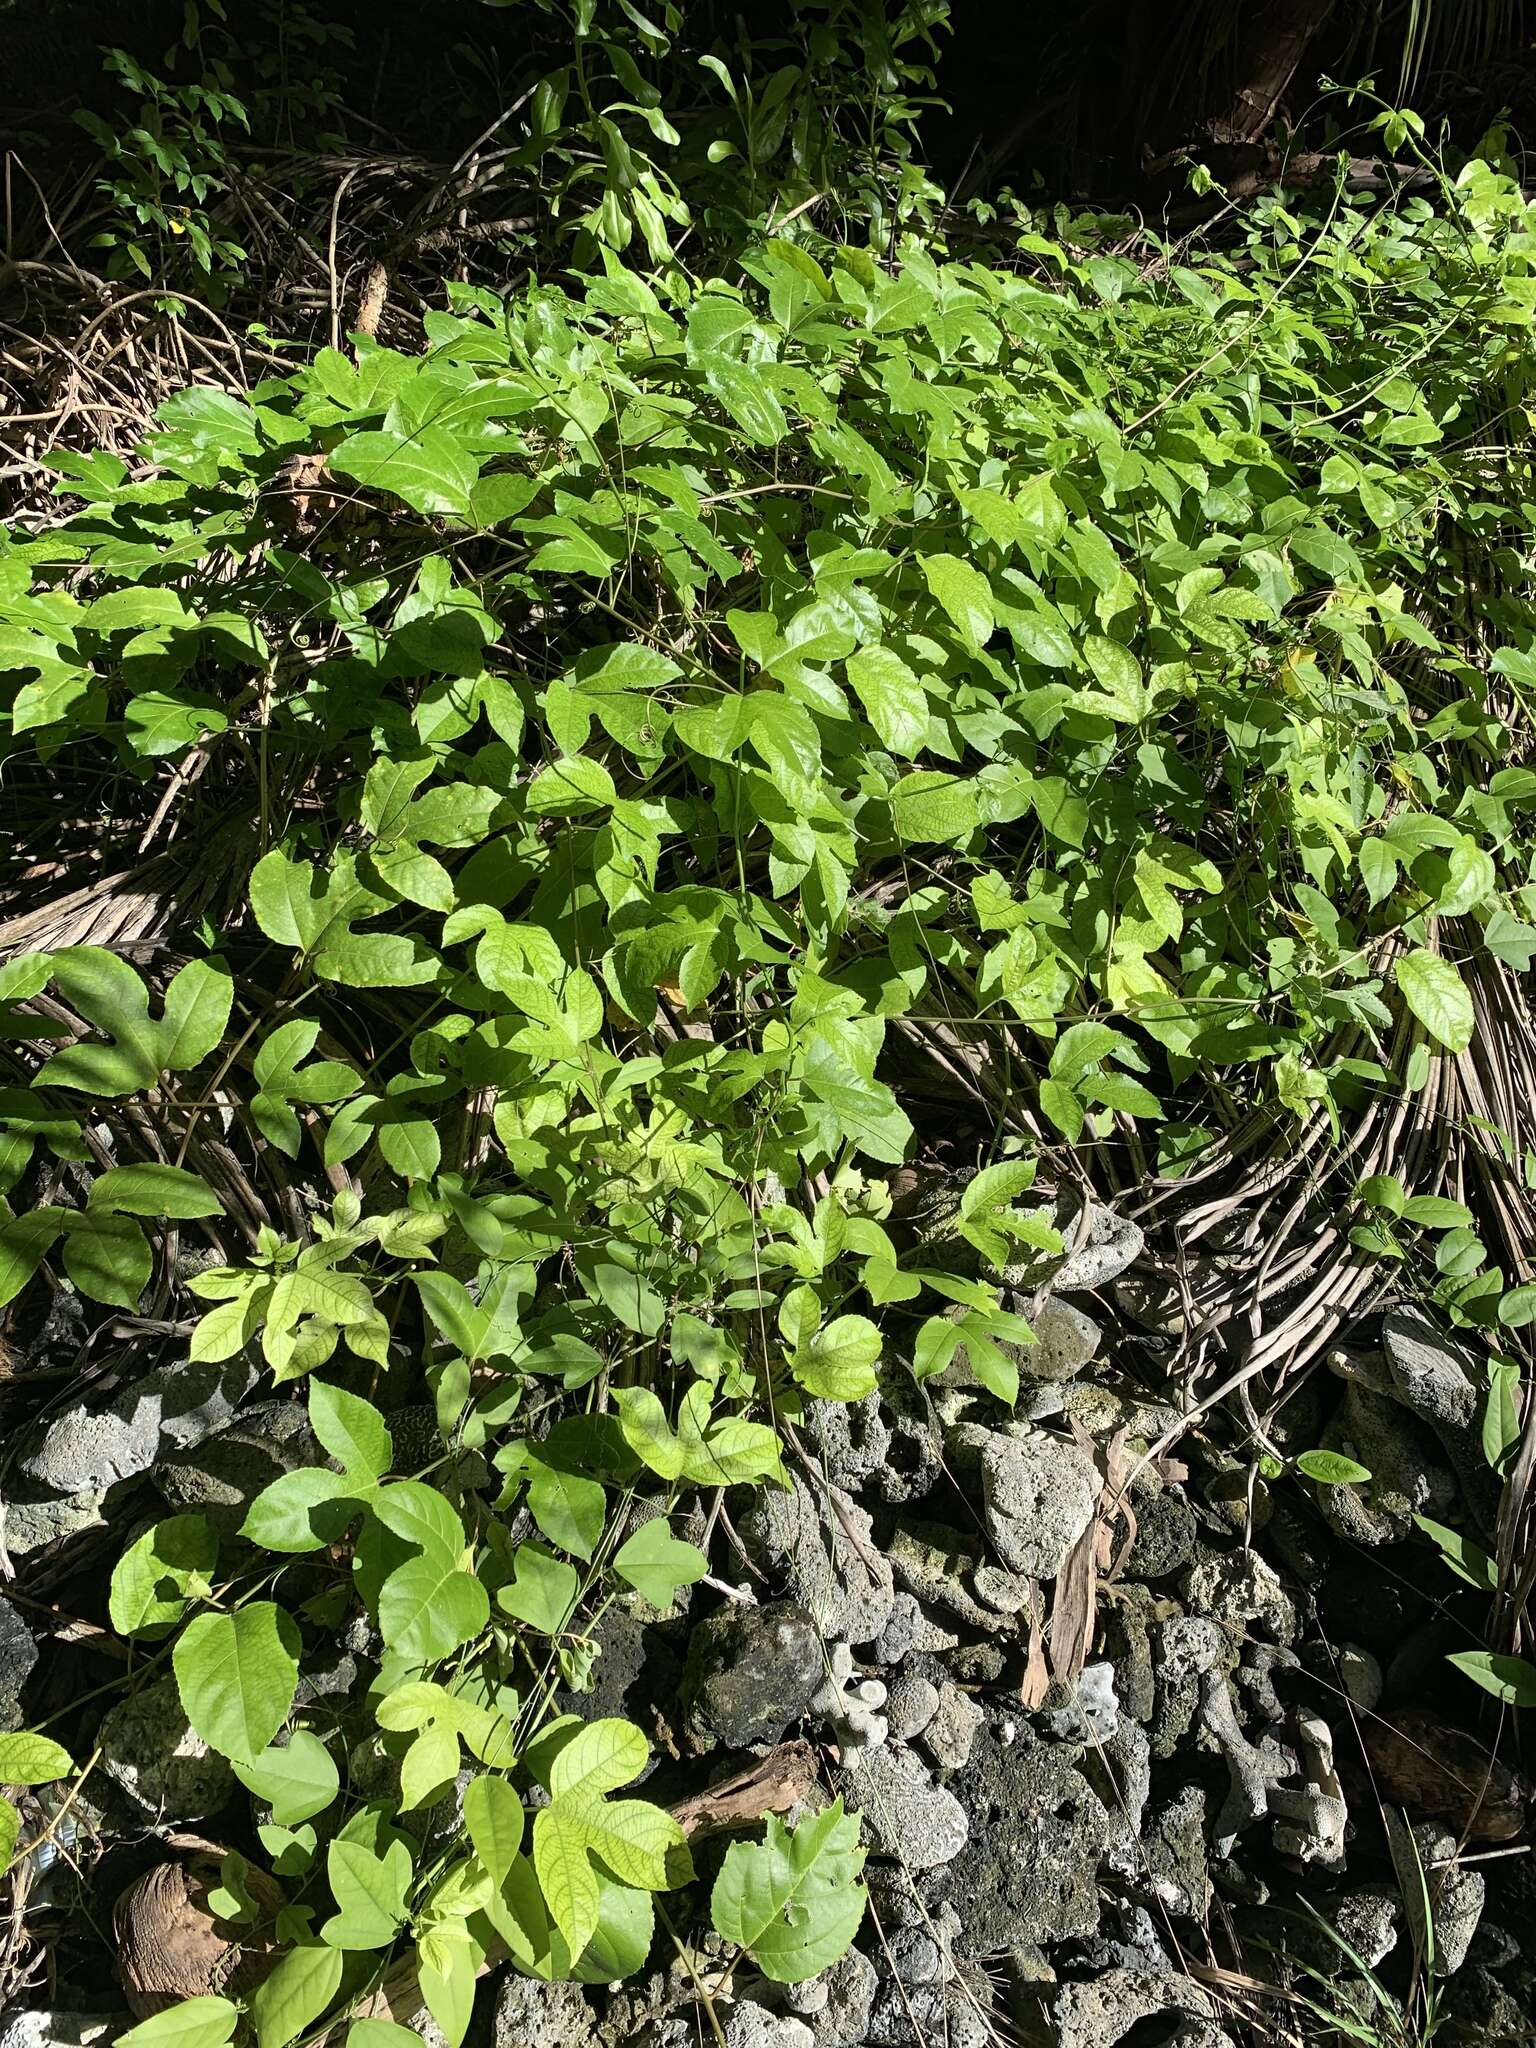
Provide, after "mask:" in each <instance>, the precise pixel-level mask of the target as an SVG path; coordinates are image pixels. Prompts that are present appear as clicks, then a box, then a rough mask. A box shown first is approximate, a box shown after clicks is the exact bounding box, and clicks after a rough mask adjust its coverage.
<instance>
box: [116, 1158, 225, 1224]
mask: <svg viewBox="0 0 1536 2048" xmlns="http://www.w3.org/2000/svg"><path fill="white" fill-rule="evenodd" d="M90 1207H91V1208H92V1209H94V1210H97V1211H98V1212H100V1213H102V1214H114V1213H119V1212H120V1213H121V1214H123V1215H126V1216H177V1217H187V1216H218V1215H221V1214H222V1213H223V1204H222V1203H221V1202H220V1200H219V1198H218V1196H217V1195H215V1194H214V1193H213V1192H212V1190H211V1189H210V1188H209V1187H208V1186H207V1184H206V1182H204V1181H202V1180H200V1179H199V1178H198V1176H197V1175H196V1174H195V1173H188V1172H186V1171H185V1169H184V1168H182V1167H179V1166H159V1165H153V1164H149V1165H144V1166H112V1167H109V1168H108V1169H107V1171H106V1172H105V1173H102V1174H98V1175H97V1177H96V1179H95V1180H94V1181H93V1182H92V1184H91V1193H90Z"/></svg>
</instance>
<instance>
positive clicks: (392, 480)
mask: <svg viewBox="0 0 1536 2048" xmlns="http://www.w3.org/2000/svg"><path fill="white" fill-rule="evenodd" d="M326 460H327V466H328V467H329V468H331V469H333V470H336V471H337V472H339V474H340V475H342V476H350V477H355V478H356V480H357V481H358V483H360V484H362V485H363V486H364V488H365V489H367V490H380V491H389V492H392V493H393V495H394V496H395V497H397V498H403V499H404V500H405V502H406V504H407V505H409V506H411V507H412V508H413V510H415V511H417V512H455V513H458V514H460V515H461V516H462V517H464V518H468V517H469V509H470V507H469V499H470V492H471V491H472V490H473V489H474V487H475V484H476V481H477V480H478V478H479V475H480V468H479V464H478V463H477V462H476V461H475V459H474V457H473V456H472V455H471V454H470V453H469V452H468V450H467V449H465V448H463V447H461V446H460V444H459V443H458V442H457V441H456V440H455V439H454V438H453V436H452V434H450V433H449V432H448V430H447V429H446V428H445V427H434V426H427V427H417V428H415V429H414V431H413V432H411V433H410V434H401V433H398V432H389V431H372V430H370V431H367V432H364V433H360V434H349V435H348V436H347V438H346V439H345V440H344V441H343V442H341V444H340V445H339V446H338V447H336V448H333V449H332V450H331V453H330V455H329V456H328V457H327V458H326Z"/></svg>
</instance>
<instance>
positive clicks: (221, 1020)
mask: <svg viewBox="0 0 1536 2048" xmlns="http://www.w3.org/2000/svg"><path fill="white" fill-rule="evenodd" d="M234 994H235V984H234V982H233V981H232V980H231V978H230V975H229V972H228V970H227V969H226V968H224V967H221V966H219V965H218V963H217V962H216V961H212V960H193V961H189V962H188V964H187V965H186V966H185V967H183V968H182V970H181V972H180V973H179V974H178V975H176V976H175V977H174V978H173V979H172V982H171V985H170V987H169V988H168V989H167V990H166V992H165V1024H164V1036H163V1038H162V1041H161V1045H160V1061H161V1064H162V1065H163V1066H165V1067H168V1068H169V1069H170V1071H171V1072H172V1073H176V1074H180V1073H183V1072H185V1071H186V1070H187V1069H188V1068H190V1067H196V1066H200V1065H201V1064H202V1062H203V1061H204V1060H205V1059H207V1058H208V1056H209V1054H210V1053H212V1052H213V1051H215V1050H216V1049H217V1047H218V1046H219V1045H220V1044H222V1042H223V1039H224V1034H225V1033H226V1031H228V1029H229V1012H230V1008H231V1005H232V1004H233V1001H234ZM164 1213H165V1214H166V1215H168V1216H170V1215H179V1214H182V1213H186V1214H187V1215H194V1214H195V1215H212V1214H215V1213H216V1212H215V1211H213V1210H187V1211H185V1212H182V1211H180V1210H173V1209H167V1210H166V1211H165V1212H164Z"/></svg>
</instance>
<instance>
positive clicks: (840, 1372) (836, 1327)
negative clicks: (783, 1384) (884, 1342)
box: [789, 1316, 880, 1401]
mask: <svg viewBox="0 0 1536 2048" xmlns="http://www.w3.org/2000/svg"><path fill="white" fill-rule="evenodd" d="M879 1356H880V1332H879V1331H878V1330H877V1329H876V1328H875V1326H874V1324H873V1323H872V1322H870V1321H869V1319H868V1318H867V1317H866V1316H838V1317H837V1318H836V1319H835V1320H834V1321H832V1322H830V1323H827V1324H825V1325H824V1326H823V1328H821V1329H819V1330H817V1331H816V1332H815V1334H814V1335H813V1336H812V1337H811V1338H810V1340H809V1342H808V1343H806V1344H804V1345H802V1346H801V1347H800V1349H799V1350H797V1351H796V1352H795V1354H794V1356H793V1357H792V1358H791V1359H790V1362H789V1363H790V1370H791V1371H792V1372H793V1373H794V1376H795V1378H796V1379H797V1380H798V1381H799V1382H800V1384H801V1386H803V1387H804V1388H805V1390H806V1392H807V1393H810V1394H815V1395H816V1396H817V1397H818V1398H819V1399H820V1400H823V1401H862V1400H863V1398H864V1396H865V1395H866V1394H868V1393H870V1392H872V1390H873V1389H874V1387H875V1385H876V1384H877V1374H876V1372H875V1362H876V1360H877V1359H878V1358H879Z"/></svg>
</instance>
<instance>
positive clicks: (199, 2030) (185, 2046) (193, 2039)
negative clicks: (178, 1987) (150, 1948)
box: [117, 1996, 240, 2048]
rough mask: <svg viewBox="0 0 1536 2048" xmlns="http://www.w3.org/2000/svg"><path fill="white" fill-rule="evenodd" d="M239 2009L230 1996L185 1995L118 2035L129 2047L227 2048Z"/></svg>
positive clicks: (120, 2040)
mask: <svg viewBox="0 0 1536 2048" xmlns="http://www.w3.org/2000/svg"><path fill="white" fill-rule="evenodd" d="M239 2019H240V2008H239V2006H237V2005H233V2004H231V2002H230V2001H229V1999H227V1998H215V1997H212V1996H207V1997H202V1998H184V1999H182V2000H181V2001H180V2003H179V2004H176V2005H172V2006H167V2007H166V2009H165V2011H164V2012H157V2013H155V2014H154V2015H153V2017H152V2018H150V2019H147V2020H140V2022H139V2024H138V2025H137V2026H136V2027H129V2028H128V2029H127V2030H126V2031H125V2032H124V2033H121V2034H119V2035H118V2037H117V2039H118V2042H119V2044H120V2048H121V2044H126V2048H224V2044H225V2042H226V2041H229V2040H230V2039H232V2038H233V2035H234V2031H235V2027H236V2025H237V2024H238V2022H239Z"/></svg>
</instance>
